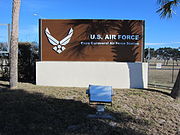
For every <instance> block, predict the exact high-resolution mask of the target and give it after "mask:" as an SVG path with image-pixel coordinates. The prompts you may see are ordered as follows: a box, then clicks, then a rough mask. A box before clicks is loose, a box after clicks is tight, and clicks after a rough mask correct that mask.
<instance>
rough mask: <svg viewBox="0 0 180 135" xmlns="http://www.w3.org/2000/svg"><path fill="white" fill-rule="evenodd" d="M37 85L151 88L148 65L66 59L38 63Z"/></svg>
mask: <svg viewBox="0 0 180 135" xmlns="http://www.w3.org/2000/svg"><path fill="white" fill-rule="evenodd" d="M36 84H37V85H42V86H61V87H87V86H89V84H92V85H104V86H112V87H113V88H147V87H148V64H147V63H128V62H66V61H40V62H37V63H36Z"/></svg>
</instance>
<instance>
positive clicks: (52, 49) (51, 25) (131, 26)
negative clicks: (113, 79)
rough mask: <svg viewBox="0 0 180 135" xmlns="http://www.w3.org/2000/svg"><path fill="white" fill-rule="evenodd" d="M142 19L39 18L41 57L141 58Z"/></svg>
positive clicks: (97, 59) (80, 58)
mask: <svg viewBox="0 0 180 135" xmlns="http://www.w3.org/2000/svg"><path fill="white" fill-rule="evenodd" d="M143 48H144V21H142V20H94V19H83V20H80V19H75V20H60V19H58V20H54V19H42V20H40V52H41V60H42V61H117V62H136V61H142V59H143Z"/></svg>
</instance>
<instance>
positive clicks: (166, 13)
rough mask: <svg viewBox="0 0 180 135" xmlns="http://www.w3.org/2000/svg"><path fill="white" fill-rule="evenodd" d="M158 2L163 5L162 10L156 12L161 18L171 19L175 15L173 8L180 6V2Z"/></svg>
mask: <svg viewBox="0 0 180 135" xmlns="http://www.w3.org/2000/svg"><path fill="white" fill-rule="evenodd" d="M157 2H158V3H159V4H160V5H161V8H160V9H158V10H157V11H156V12H157V13H160V17H161V18H165V17H167V18H171V17H172V14H173V13H174V12H173V8H174V7H177V6H179V4H180V0H158V1H157Z"/></svg>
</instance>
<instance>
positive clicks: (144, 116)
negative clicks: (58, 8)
mask: <svg viewBox="0 0 180 135" xmlns="http://www.w3.org/2000/svg"><path fill="white" fill-rule="evenodd" d="M7 87H8V82H2V81H1V82H0V103H1V105H0V135H80V134H82V135H116V134H117V135H148V134H149V135H150V134H155V135H157V134H169V135H173V134H176V133H177V131H178V128H180V125H178V124H179V123H180V115H179V114H180V103H179V102H178V101H175V100H174V99H172V98H171V97H170V96H169V93H170V91H168V90H159V89H147V90H143V89H114V91H115V95H114V97H113V105H112V106H106V112H107V113H109V114H111V115H112V116H113V117H114V118H115V120H106V119H88V118H87V115H88V114H94V113H95V112H96V110H95V107H94V106H90V105H89V104H88V97H87V95H86V93H85V91H86V88H67V87H65V88H64V87H43V86H36V85H33V84H28V83H19V84H18V88H17V89H14V90H10V89H8V88H7Z"/></svg>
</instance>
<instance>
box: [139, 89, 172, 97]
mask: <svg viewBox="0 0 180 135" xmlns="http://www.w3.org/2000/svg"><path fill="white" fill-rule="evenodd" d="M141 90H146V91H150V92H157V93H161V94H164V95H166V96H170V97H171V94H170V93H168V92H165V91H161V90H157V89H150V88H148V89H141Z"/></svg>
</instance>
